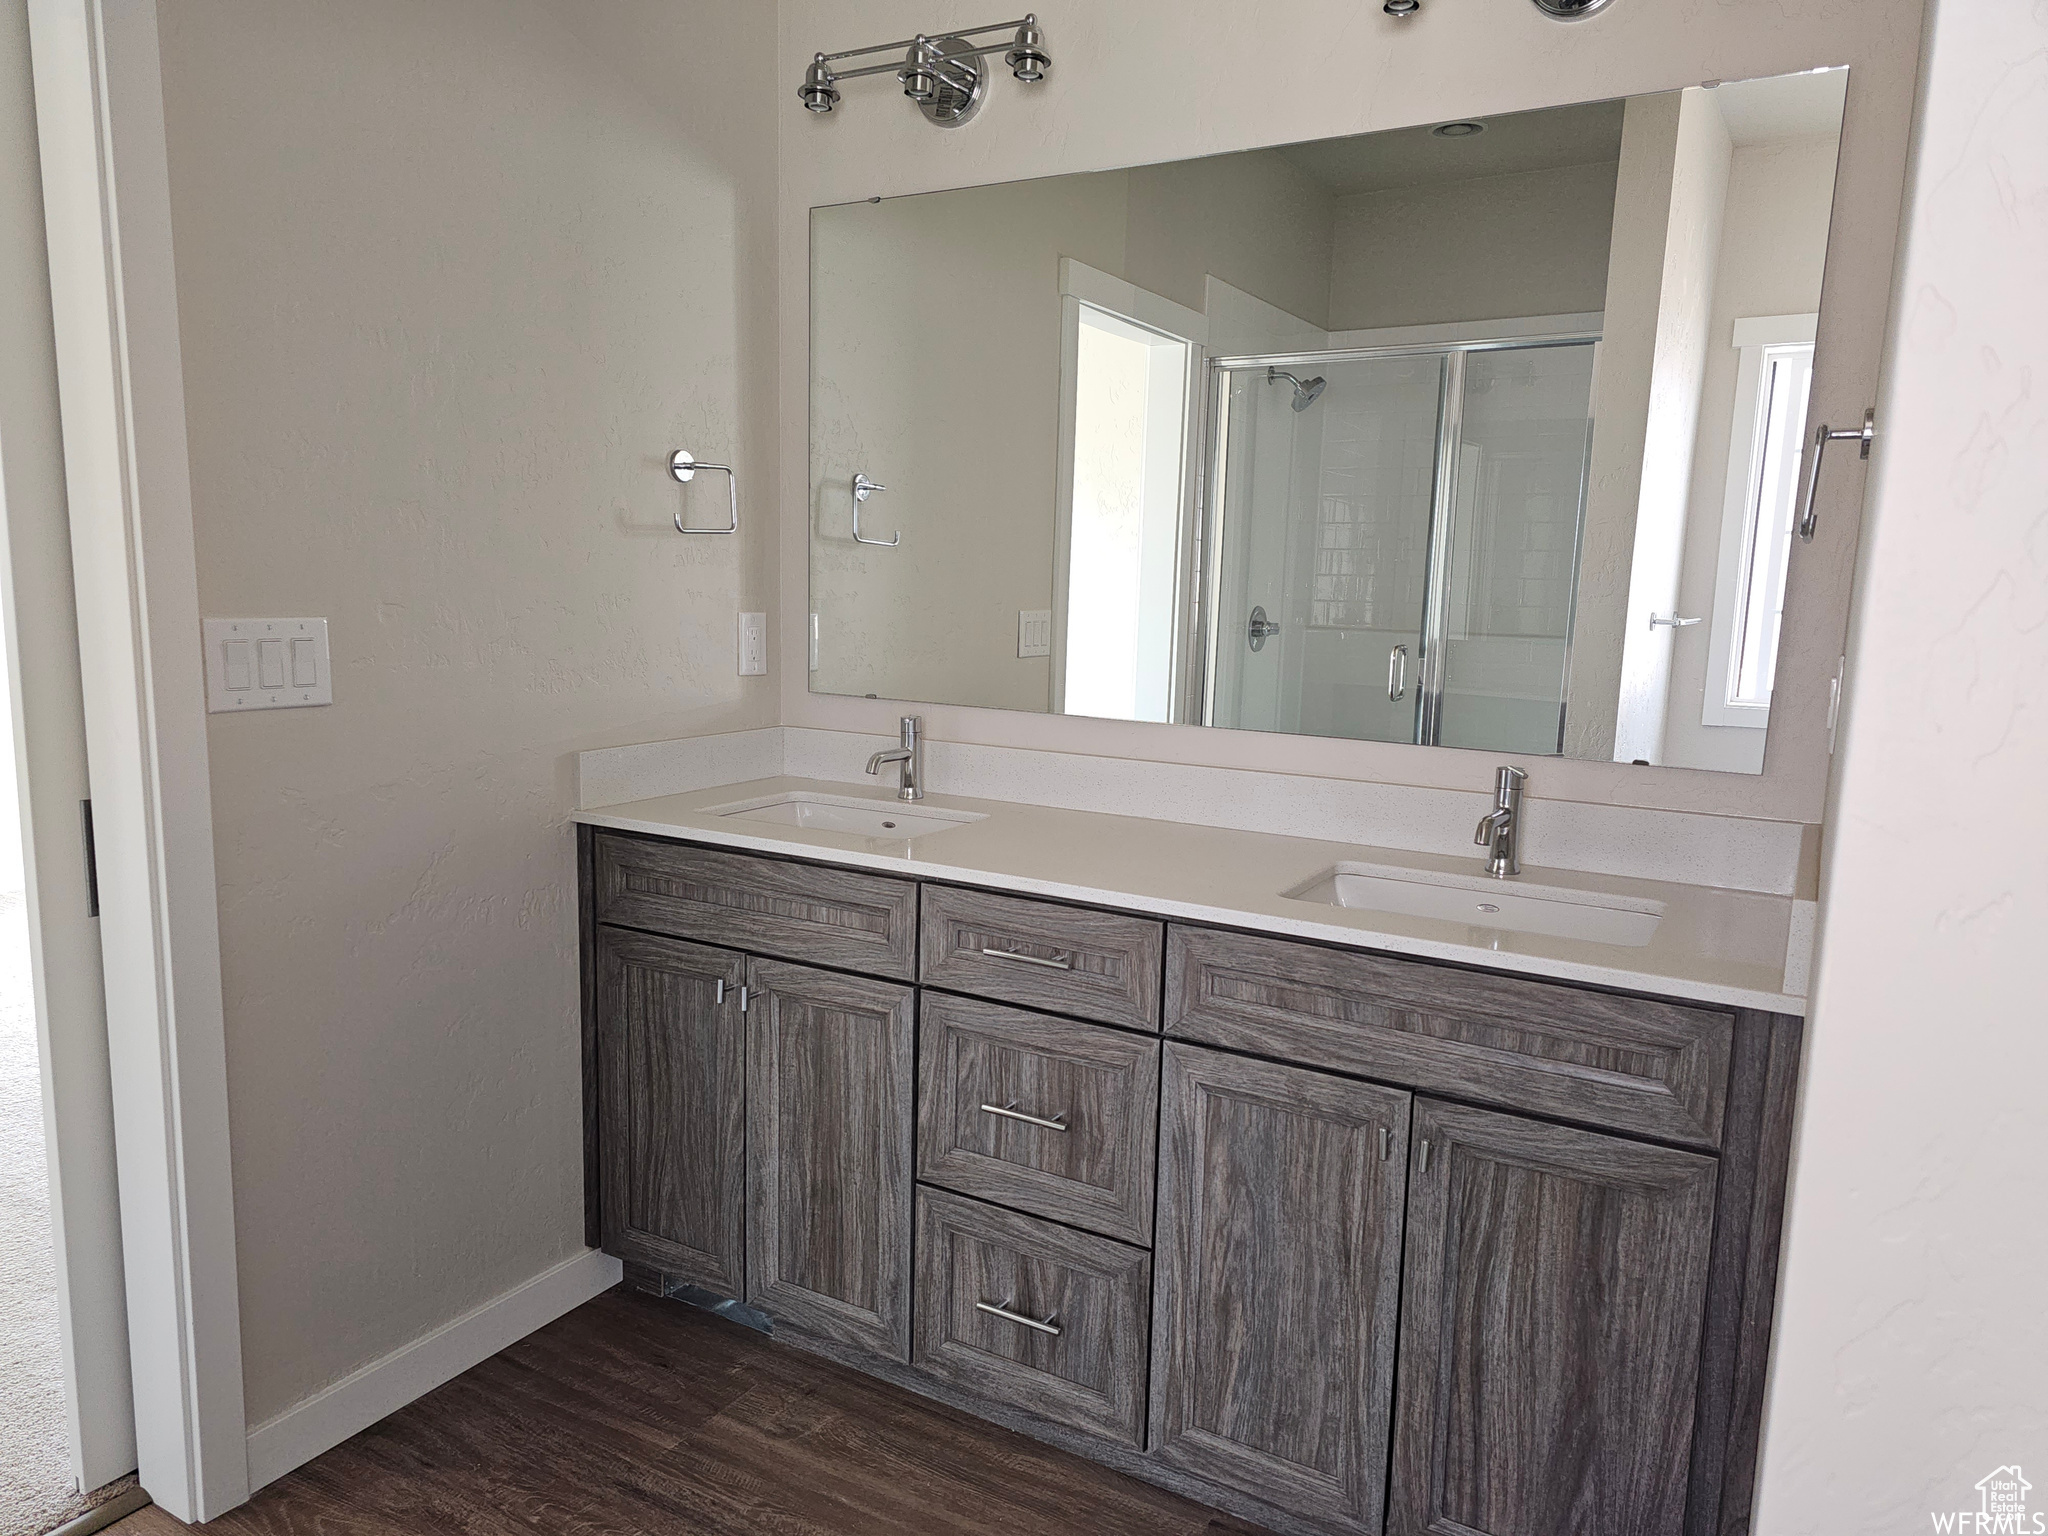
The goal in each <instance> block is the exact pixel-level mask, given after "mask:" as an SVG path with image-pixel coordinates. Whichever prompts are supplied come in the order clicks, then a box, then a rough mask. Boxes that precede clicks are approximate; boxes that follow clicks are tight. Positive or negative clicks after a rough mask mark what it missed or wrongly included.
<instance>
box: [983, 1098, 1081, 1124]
mask: <svg viewBox="0 0 2048 1536" xmlns="http://www.w3.org/2000/svg"><path fill="white" fill-rule="evenodd" d="M981 1112H982V1113H983V1114H984V1115H1001V1116H1002V1117H1003V1118H1004V1119H1005V1120H1022V1121H1023V1122H1024V1123H1025V1124H1026V1125H1036V1126H1041V1127H1043V1128H1044V1129H1045V1130H1048V1131H1064V1130H1066V1128H1067V1112H1066V1111H1065V1110H1061V1111H1060V1112H1059V1113H1058V1114H1057V1115H1055V1116H1054V1117H1053V1118H1052V1119H1050V1120H1041V1119H1040V1118H1039V1117H1038V1116H1036V1115H1027V1114H1025V1113H1024V1111H1023V1110H1021V1109H1019V1108H1018V1107H1017V1101H1016V1100H1015V1099H1012V1100H1010V1102H1009V1103H1007V1104H984V1105H982V1106H981Z"/></svg>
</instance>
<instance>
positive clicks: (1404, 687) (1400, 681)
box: [1387, 645, 1408, 704]
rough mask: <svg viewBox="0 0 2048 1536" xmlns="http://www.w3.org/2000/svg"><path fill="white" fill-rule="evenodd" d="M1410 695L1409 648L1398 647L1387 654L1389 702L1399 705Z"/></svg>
mask: <svg viewBox="0 0 2048 1536" xmlns="http://www.w3.org/2000/svg"><path fill="white" fill-rule="evenodd" d="M1407 694H1408V647H1407V646H1405V645H1397V646H1395V647H1394V648H1393V649H1392V650H1391V651H1389V652H1387V700H1388V702H1389V703H1393V704H1398V703H1400V702H1401V700H1402V699H1403V698H1405V697H1407Z"/></svg>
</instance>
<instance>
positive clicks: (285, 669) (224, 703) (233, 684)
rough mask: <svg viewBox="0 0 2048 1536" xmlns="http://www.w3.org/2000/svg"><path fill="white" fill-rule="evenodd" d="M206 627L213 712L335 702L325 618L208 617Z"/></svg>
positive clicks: (210, 709)
mask: <svg viewBox="0 0 2048 1536" xmlns="http://www.w3.org/2000/svg"><path fill="white" fill-rule="evenodd" d="M201 627H202V629H203V631H204V633H205V639H206V710H207V713H208V714H214V715H218V714H231V713H233V712H235V711H237V710H245V709H305V708H307V707H309V706H312V705H316V704H332V703H333V702H334V674H333V671H332V669H331V667H330V666H329V664H328V657H327V621H326V620H325V619H207V620H205V621H204V623H203V625H202V626H201Z"/></svg>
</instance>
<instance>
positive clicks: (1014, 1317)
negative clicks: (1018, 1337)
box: [974, 1298, 1060, 1338]
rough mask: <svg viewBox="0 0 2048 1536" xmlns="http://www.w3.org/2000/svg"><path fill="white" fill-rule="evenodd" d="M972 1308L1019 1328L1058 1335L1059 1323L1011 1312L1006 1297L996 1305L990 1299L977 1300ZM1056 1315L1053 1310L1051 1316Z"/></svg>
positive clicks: (1049, 1319)
mask: <svg viewBox="0 0 2048 1536" xmlns="http://www.w3.org/2000/svg"><path fill="white" fill-rule="evenodd" d="M974 1310H975V1311H977V1312H986V1313H988V1315H989V1316H990V1317H1000V1318H1001V1319H1002V1320H1003V1321H1004V1322H1006V1323H1015V1324H1016V1325H1017V1326H1018V1327H1020V1328H1035V1329H1037V1330H1038V1331H1039V1332H1040V1333H1049V1334H1051V1335H1052V1336H1053V1337H1054V1338H1058V1337H1059V1336H1060V1325H1059V1324H1058V1323H1056V1322H1054V1321H1053V1320H1052V1318H1051V1317H1049V1318H1047V1319H1046V1320H1045V1321H1044V1322H1040V1321H1039V1320H1038V1319H1037V1318H1035V1317H1026V1316H1025V1315H1024V1314H1023V1313H1022V1312H1012V1311H1011V1310H1010V1301H1009V1299H1008V1298H1005V1300H1004V1301H1003V1303H1002V1305H1001V1306H997V1305H996V1303H994V1302H992V1301H977V1302H976V1303H975V1304H974ZM1057 1316H1059V1314H1058V1313H1057V1312H1055V1313H1054V1314H1053V1317H1057Z"/></svg>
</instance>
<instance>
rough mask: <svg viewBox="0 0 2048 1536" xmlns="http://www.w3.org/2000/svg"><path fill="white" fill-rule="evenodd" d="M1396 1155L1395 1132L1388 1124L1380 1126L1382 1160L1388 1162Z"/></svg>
mask: <svg viewBox="0 0 2048 1536" xmlns="http://www.w3.org/2000/svg"><path fill="white" fill-rule="evenodd" d="M1393 1155H1394V1133H1393V1132H1392V1131H1391V1130H1389V1129H1388V1128H1387V1127H1386V1126H1384V1125H1383V1126H1381V1127H1380V1161H1381V1162H1383V1163H1384V1162H1386V1161H1387V1160H1388V1159H1389V1158H1391V1157H1392V1156H1393Z"/></svg>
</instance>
